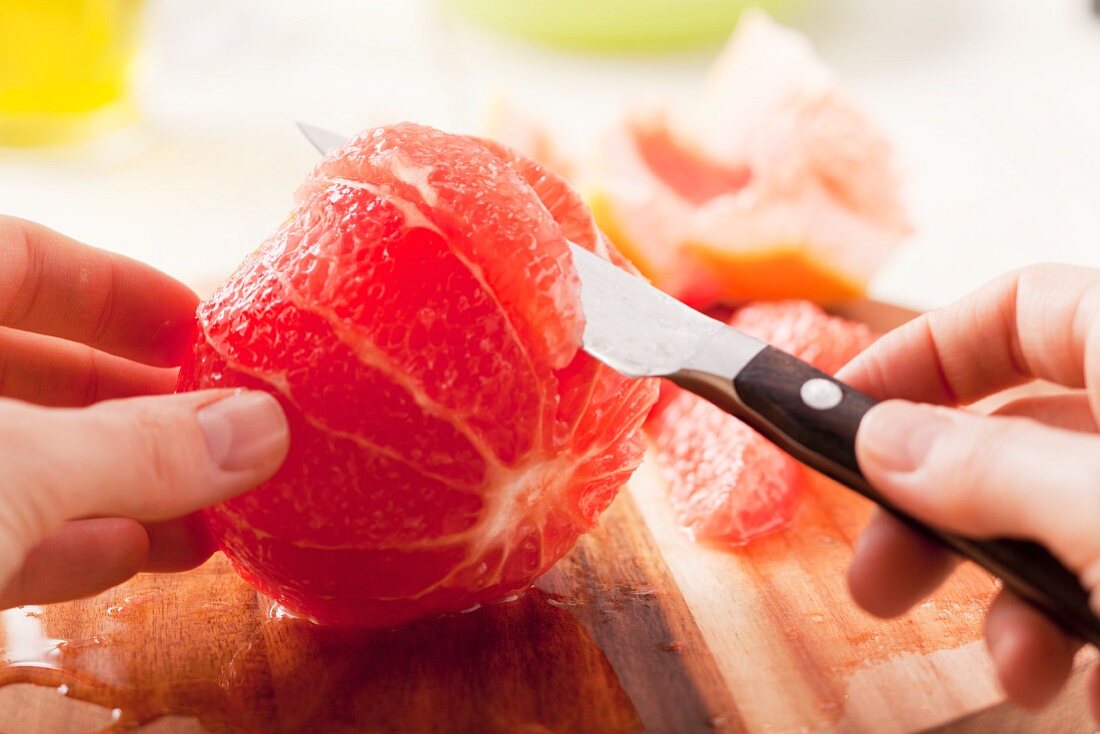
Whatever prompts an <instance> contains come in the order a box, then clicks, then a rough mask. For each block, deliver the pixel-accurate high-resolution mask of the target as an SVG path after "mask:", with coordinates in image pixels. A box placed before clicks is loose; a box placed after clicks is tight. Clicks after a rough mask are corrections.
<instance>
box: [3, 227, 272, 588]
mask: <svg viewBox="0 0 1100 734" xmlns="http://www.w3.org/2000/svg"><path fill="white" fill-rule="evenodd" d="M197 302H198V299H197V298H196V296H195V294H194V293H192V292H191V291H190V290H189V289H188V288H187V287H185V286H184V285H182V284H180V283H178V282H176V281H175V280H172V279H171V278H169V277H168V276H166V275H163V274H161V273H159V272H157V271H156V270H153V269H152V268H150V267H148V266H145V265H142V264H140V263H137V262H134V261H132V260H129V259H127V258H124V257H120V256H118V255H114V254H112V253H108V252H104V251H102V250H96V249H94V248H90V247H86V246H84V245H81V244H79V243H76V242H73V241H72V240H70V239H68V238H66V237H62V236H61V235H59V234H57V233H56V232H51V231H50V230H47V229H45V228H43V227H39V226H37V225H34V224H32V223H30V222H25V221H22V220H18V219H13V218H10V217H0V396H2V397H0V609H2V608H5V607H10V606H16V605H21V604H43V603H48V602H54V601H61V600H64V599H71V598H75V597H80V596H87V595H90V594H94V593H97V592H99V591H102V590H103V589H106V588H108V587H110V586H114V585H115V584H118V583H121V582H122V581H125V580H126V579H127V578H129V577H130V576H132V575H133V574H135V573H137V572H138V571H143V570H144V571H176V570H183V569H186V568H190V567H193V566H195V565H197V564H198V563H201V562H202V561H203V560H205V559H206V558H207V557H209V555H210V553H211V552H212V548H211V544H210V541H209V539H208V538H207V537H206V534H205V532H204V526H203V524H202V522H201V521H200V520H198V519H197V518H196V517H195V516H194V515H192V513H194V512H195V511H196V510H199V509H201V508H203V507H207V506H209V505H212V504H215V503H217V502H220V501H222V500H224V499H227V498H229V497H231V496H233V495H236V494H239V493H241V492H243V491H245V490H247V489H249V488H251V487H253V486H255V485H256V484H258V483H260V482H262V481H264V480H265V479H267V478H268V477H269V476H271V475H272V474H273V473H274V472H275V470H276V469H278V467H279V465H280V464H281V463H282V461H283V459H284V457H285V456H286V452H287V445H288V440H289V439H288V432H287V424H286V418H285V416H284V415H283V412H282V409H281V408H280V406H279V404H278V402H277V401H276V400H275V399H274V398H273V397H271V396H270V395H268V394H266V393H263V392H238V391H233V390H208V391H202V392H194V393H187V394H181V395H156V396H154V397H135V396H144V395H150V394H154V395H155V394H156V393H168V392H171V390H172V389H173V386H174V385H175V379H176V370H175V369H173V368H172V366H173V365H178V364H179V360H180V358H181V357H182V355H183V354H184V352H185V350H186V349H187V348H189V346H190V334H191V328H192V324H193V322H194V313H195V306H196V304H197Z"/></svg>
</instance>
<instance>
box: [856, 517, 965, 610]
mask: <svg viewBox="0 0 1100 734" xmlns="http://www.w3.org/2000/svg"><path fill="white" fill-rule="evenodd" d="M956 564H957V557H956V556H955V555H954V554H952V553H950V552H948V551H947V550H946V549H945V548H944V547H943V546H941V545H940V544H939V543H936V542H935V541H933V540H931V539H930V538H926V537H925V536H923V535H920V534H919V533H916V532H914V531H913V530H911V529H910V528H908V527H906V526H905V525H904V524H903V523H902V522H901V521H899V520H897V519H896V518H895V517H894V516H893V515H890V514H889V513H887V512H884V511H881V510H878V511H876V512H875V513H874V514H873V515H872V516H871V520H870V522H868V523H867V527H866V528H864V529H863V533H862V534H861V535H860V537H859V542H858V543H856V550H855V557H854V558H853V559H852V565H851V567H850V568H849V569H848V589H849V591H850V592H851V594H852V598H853V599H854V600H855V601H856V603H857V604H859V605H860V606H861V607H863V608H864V609H866V610H867V611H868V612H870V613H871V614H874V615H875V616H877V617H883V618H891V617H897V616H899V615H901V614H904V613H905V612H906V611H907V610H908V609H909V608H910V607H912V606H913V605H914V604H916V603H917V602H919V601H920V600H921V599H924V598H925V597H926V596H928V595H929V594H931V593H932V592H933V591H935V590H936V587H938V586H939V585H940V584H941V583H943V581H944V579H946V578H947V577H948V576H949V575H951V571H952V570H953V569H954V568H955V566H956ZM899 569H904V573H899V572H898V571H899Z"/></svg>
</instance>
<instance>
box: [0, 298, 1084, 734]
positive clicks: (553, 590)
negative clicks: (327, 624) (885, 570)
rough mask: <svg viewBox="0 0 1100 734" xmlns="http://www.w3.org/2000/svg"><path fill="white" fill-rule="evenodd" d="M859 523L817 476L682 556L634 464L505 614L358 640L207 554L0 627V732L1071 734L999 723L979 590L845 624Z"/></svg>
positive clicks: (851, 613)
mask: <svg viewBox="0 0 1100 734" xmlns="http://www.w3.org/2000/svg"><path fill="white" fill-rule="evenodd" d="M860 308H863V309H866V307H865V306H860ZM876 313H878V314H879V321H878V322H875V314H876ZM883 313H884V312H882V311H878V312H876V311H875V309H874V308H872V309H871V312H870V317H868V315H867V313H864V314H863V316H864V318H867V319H868V320H871V321H872V322H873V323H872V325H873V326H877V327H879V328H881V327H883V326H885V325H888V324H887V323H885V322H884V321H883V319H884V318H886V317H884V316H883V315H882V314H883ZM891 318H893V317H891ZM894 320H896V318H895V319H894ZM869 512H870V507H869V506H868V505H867V503H866V502H864V501H863V500H862V499H860V498H858V497H856V496H855V495H854V494H852V493H850V492H848V491H846V490H844V489H842V488H840V487H839V486H837V485H835V484H833V483H832V482H830V481H828V480H826V479H824V478H818V479H816V480H815V481H814V482H813V483H812V486H811V491H810V493H809V497H808V498H807V500H806V501H805V503H804V504H803V507H802V508H801V510H800V511H799V514H798V516H797V518H796V521H795V523H794V526H793V527H792V528H790V529H789V530H787V531H785V532H783V533H780V534H778V535H775V536H772V537H770V538H767V539H764V540H762V541H759V542H757V543H754V544H752V545H750V546H748V547H747V548H745V549H741V550H739V551H736V552H730V551H728V550H723V549H718V548H708V547H703V546H700V545H697V544H695V543H694V542H692V541H691V540H690V539H689V538H688V537H687V536H686V535H685V534H684V533H683V532H682V531H681V530H680V529H679V528H677V527H676V525H675V523H674V522H673V520H672V519H671V518H672V516H671V513H670V510H669V508H668V506H667V504H666V500H665V495H664V488H663V486H662V483H661V480H660V478H659V476H658V474H657V472H656V469H655V467H654V466H653V465H652V464H651V463H649V462H647V463H646V464H645V465H643V467H642V469H641V470H639V472H638V474H637V475H636V476H635V477H634V479H633V480H632V481H631V483H630V486H629V488H628V490H627V491H624V492H623V493H622V494H621V495H620V496H619V498H618V499H617V500H616V501H615V503H614V504H613V505H612V508H611V509H610V510H609V511H608V513H607V514H606V515H605V516H604V518H603V520H602V523H601V526H600V528H598V529H597V530H596V531H594V532H592V533H590V534H589V535H587V536H586V537H584V538H582V539H581V541H580V542H579V543H578V545H577V547H576V548H575V549H574V550H573V552H572V553H570V554H569V555H568V556H567V557H566V558H565V559H563V561H561V562H560V563H559V564H558V565H557V566H556V567H555V568H554V569H552V570H551V571H550V572H549V573H548V574H547V575H546V576H544V577H543V578H542V579H540V580H539V582H538V583H537V584H536V586H535V588H533V589H532V590H530V591H529V592H528V593H527V594H526V595H524V596H522V597H520V598H518V599H516V600H513V601H508V602H502V603H499V604H494V605H489V606H486V607H483V608H481V609H478V610H476V611H474V612H471V613H468V614H459V615H454V616H450V617H445V618H442V619H436V620H430V621H425V622H420V623H417V624H413V625H409V626H406V627H403V628H401V629H397V630H384V631H371V632H364V631H347V630H334V629H326V628H321V627H317V626H314V625H312V624H309V623H307V622H304V621H301V620H297V619H294V618H292V617H290V616H287V615H286V614H285V613H283V612H282V611H281V610H280V609H279V608H278V607H277V606H274V605H272V604H271V603H270V602H269V601H267V600H266V599H264V598H262V597H261V596H259V595H258V594H257V593H256V592H255V591H253V590H252V589H251V588H250V587H248V586H247V585H246V584H244V582H242V581H241V580H240V579H239V578H238V577H237V576H236V575H235V574H234V573H233V572H232V571H231V570H230V569H229V568H228V564H227V563H226V562H225V560H224V559H223V558H221V557H220V556H216V557H215V558H213V559H211V561H210V562H208V563H207V564H206V565H204V566H202V567H201V568H198V569H195V570H194V571H191V572H188V573H184V574H176V575H143V576H139V577H137V578H136V579H134V580H132V581H130V582H129V583H127V584H125V585H123V586H121V587H118V588H116V589H113V590H111V591H109V592H106V593H104V594H101V595H99V596H97V597H94V598H91V599H85V600H80V601H75V602H69V603H65V604H57V605H52V606H48V607H41V608H38V607H25V608H21V609H13V610H7V611H5V612H2V613H0V647H2V648H3V650H4V652H3V655H2V658H3V661H2V665H0V732H4V733H6V734H22V733H24V732H26V733H27V734H34V733H36V732H51V733H52V732H83V731H105V730H112V729H124V728H136V729H137V730H139V731H142V732H161V733H172V734H183V733H189V732H208V731H209V732H231V733H233V734H237V733H248V734H251V733H253V732H256V733H258V732H265V733H266V732H388V731H395V732H532V733H533V732H631V731H643V730H644V731H649V732H715V731H717V732H746V731H747V732H767V733H768V734H772V733H774V732H817V731H822V732H832V731H842V732H875V733H880V732H881V733H888V732H907V731H919V730H932V731H959V732H985V731H990V732H993V731H996V732H1025V731H1027V732H1030V731H1059V732H1061V731H1066V732H1073V731H1081V732H1091V731H1093V728H1092V727H1091V726H1090V725H1089V723H1088V717H1087V714H1086V711H1085V707H1084V705H1083V703H1082V700H1081V696H1080V685H1079V684H1078V685H1076V686H1071V688H1070V689H1069V690H1067V692H1066V693H1065V694H1064V695H1063V696H1062V697H1061V698H1060V699H1059V701H1058V702H1057V704H1056V705H1055V706H1054V707H1052V708H1050V709H1048V710H1047V711H1046V712H1043V713H1042V714H1038V715H1035V714H1026V713H1024V712H1021V711H1019V710H1017V709H1016V708H1015V707H1013V706H1012V705H1011V704H1009V703H1007V702H1005V700H1004V697H1003V695H1002V694H1001V693H1000V691H999V690H998V688H997V686H996V684H995V680H994V677H993V674H992V667H991V663H990V661H989V658H988V656H987V655H986V653H985V649H984V647H983V644H982V642H981V641H980V639H981V625H982V618H983V614H984V608H985V605H986V603H987V602H988V600H989V599H990V598H991V597H992V595H993V594H994V593H995V592H996V585H995V584H994V582H993V580H992V579H990V578H989V577H988V576H986V575H985V574H984V573H983V572H981V571H980V570H978V569H975V568H973V567H970V566H964V567H962V568H961V569H960V572H959V573H957V574H956V575H955V577H954V578H953V579H952V581H951V582H950V583H949V584H947V585H946V586H945V587H944V588H943V589H941V590H940V591H939V592H938V593H937V594H936V595H935V596H934V597H932V598H931V599H930V600H928V601H927V602H925V603H924V604H922V605H920V606H919V607H918V608H916V609H915V610H914V611H913V612H912V613H910V614H909V615H907V616H906V617H903V618H901V619H898V620H894V621H890V622H883V621H880V620H875V619H872V618H870V617H869V616H867V615H866V614H864V613H863V612H861V611H860V610H859V609H857V608H856V607H855V606H854V604H853V603H852V602H851V601H850V600H849V598H848V596H847V593H846V589H845V585H844V584H845V582H844V574H845V570H846V568H847V565H848V563H849V561H850V558H851V554H852V544H853V542H854V540H855V538H856V537H857V535H858V532H859V529H860V528H861V527H862V525H863V523H864V522H865V521H866V517H867V515H868V513H869ZM1089 659H1091V653H1082V657H1081V658H1080V660H1079V663H1078V666H1077V669H1076V671H1075V676H1076V677H1079V676H1080V673H1081V670H1083V666H1084V665H1085V664H1086V663H1087V662H1088V660H1089ZM1078 683H1079V682H1078Z"/></svg>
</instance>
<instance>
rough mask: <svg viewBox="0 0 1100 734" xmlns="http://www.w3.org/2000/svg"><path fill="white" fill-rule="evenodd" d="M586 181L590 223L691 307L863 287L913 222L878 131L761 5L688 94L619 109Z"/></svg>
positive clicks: (850, 292)
mask: <svg viewBox="0 0 1100 734" xmlns="http://www.w3.org/2000/svg"><path fill="white" fill-rule="evenodd" d="M590 179H591V180H590V181H589V182H588V183H587V187H588V188H589V189H590V190H591V195H590V196H591V198H590V204H591V207H592V211H593V213H594V214H595V215H596V219H597V221H598V222H599V224H600V227H601V228H602V229H603V230H604V231H605V232H607V234H608V236H609V237H610V238H611V240H612V241H613V242H614V243H615V244H616V246H617V247H619V249H620V250H622V252H623V253H624V254H626V255H627V256H628V257H629V258H631V260H633V261H634V263H635V264H636V265H637V266H638V267H639V269H641V271H642V272H643V273H644V274H645V275H646V276H648V277H649V278H650V279H651V280H652V281H653V282H654V283H655V284H656V285H657V286H658V287H660V288H662V289H664V290H666V291H667V292H669V293H671V294H672V295H674V296H677V297H678V298H681V299H683V300H686V301H688V302H690V303H692V304H694V305H702V306H705V305H707V304H709V303H711V302H714V301H727V302H742V301H746V300H754V299H782V298H806V299H810V300H813V301H816V302H827V301H832V300H837V299H843V298H851V297H854V296H857V295H860V294H862V293H863V291H864V289H865V286H866V284H867V282H868V281H869V279H870V278H871V276H872V275H873V274H874V272H875V271H876V270H877V269H878V267H879V266H880V265H881V264H882V263H883V261H884V260H885V259H886V257H887V256H888V255H889V253H890V252H891V251H892V249H893V248H894V247H895V246H896V245H897V244H898V243H899V242H900V241H901V240H902V239H903V238H904V237H905V236H906V235H907V234H908V233H909V231H910V228H909V225H908V221H907V217H906V214H905V211H904V208H903V206H902V204H901V201H900V193H899V180H898V176H897V174H896V172H895V170H894V164H893V161H892V155H891V151H890V147H889V145H888V144H887V142H886V141H885V140H884V138H883V137H882V136H881V135H880V133H879V132H878V131H877V130H876V129H875V128H874V127H873V126H872V125H871V123H870V122H869V121H868V120H867V118H866V117H865V116H864V115H863V114H862V113H861V112H860V111H859V110H858V109H857V108H856V107H855V106H854V105H853V104H852V103H851V102H850V101H849V100H848V99H847V98H846V97H845V96H844V94H843V93H842V92H841V91H840V90H839V88H838V85H837V82H836V80H835V78H834V77H833V75H832V73H831V72H830V71H829V70H828V69H827V68H826V67H825V65H824V64H823V62H822V61H821V60H820V59H819V58H818V57H817V56H816V54H815V53H814V52H813V49H812V48H811V47H810V45H809V43H808V42H807V41H806V40H805V39H804V38H802V37H801V36H799V35H798V34H796V33H795V32H794V31H791V30H787V29H785V28H782V27H780V26H778V25H776V24H775V23H773V22H772V21H771V20H770V19H769V18H768V17H767V16H766V15H765V14H764V13H762V12H760V11H754V12H747V13H746V14H745V15H744V17H743V18H742V20H741V22H740V24H739V25H738V27H737V30H736V31H735V33H734V35H733V37H732V38H731V40H730V42H729V44H728V45H727V47H726V48H725V49H724V50H723V51H722V53H721V54H720V56H719V57H718V59H717V61H716V62H715V64H714V66H713V68H712V70H711V72H710V76H709V78H708V80H707V84H706V86H705V92H704V94H703V96H702V99H701V101H700V102H699V103H698V104H696V105H687V106H681V107H677V108H675V110H671V111H670V110H663V109H651V110H649V111H646V112H642V113H634V114H632V115H630V116H628V117H627V118H626V119H624V120H623V121H622V122H621V123H620V124H619V125H617V126H616V127H615V128H614V129H613V130H612V131H611V132H610V133H609V134H608V135H607V136H606V139H605V141H604V144H603V145H602V146H600V155H599V158H598V160H597V162H596V164H595V165H594V166H593V170H592V171H591V173H590Z"/></svg>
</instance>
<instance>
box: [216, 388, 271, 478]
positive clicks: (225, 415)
mask: <svg viewBox="0 0 1100 734" xmlns="http://www.w3.org/2000/svg"><path fill="white" fill-rule="evenodd" d="M196 418H197V419H198V421H199V427H200V428H201V429H202V434H203V437H205V438H206V448H207V450H208V451H209V452H210V458H211V459H213V460H214V463H216V464H217V465H218V466H220V467H221V468H222V469H225V470H227V471H240V470H243V469H252V468H257V467H263V466H267V465H268V464H269V463H270V462H271V461H272V459H274V458H277V457H280V456H281V455H282V454H283V453H284V452H285V447H286V442H287V425H286V416H284V415H283V409H282V408H281V407H280V406H279V403H278V401H276V400H275V398H273V397H271V396H270V395H268V394H267V393H265V392H260V391H251V392H238V393H235V394H233V395H230V396H229V397H227V398H222V399H221V400H219V401H217V402H215V403H210V404H209V405H205V406H203V407H202V408H200V409H199V411H198V413H197V414H196Z"/></svg>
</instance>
